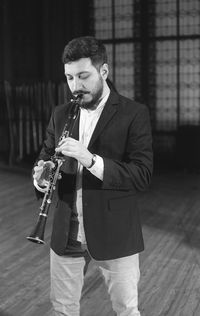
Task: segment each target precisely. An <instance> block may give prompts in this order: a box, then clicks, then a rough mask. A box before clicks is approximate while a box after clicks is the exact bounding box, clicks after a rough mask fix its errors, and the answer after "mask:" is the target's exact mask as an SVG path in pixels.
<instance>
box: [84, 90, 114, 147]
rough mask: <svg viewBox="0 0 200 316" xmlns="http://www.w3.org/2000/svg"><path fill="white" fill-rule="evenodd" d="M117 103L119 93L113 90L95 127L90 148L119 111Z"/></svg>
mask: <svg viewBox="0 0 200 316" xmlns="http://www.w3.org/2000/svg"><path fill="white" fill-rule="evenodd" d="M117 104H118V95H117V94H116V93H114V92H112V91H111V92H110V96H109V98H108V100H107V102H106V104H105V107H104V109H103V111H102V113H101V116H100V118H99V120H98V122H97V125H96V127H95V129H94V132H93V134H92V137H91V139H90V142H89V145H88V148H89V147H91V146H92V144H93V143H94V141H95V140H96V139H97V137H98V136H99V135H100V134H101V132H102V131H103V130H104V128H105V127H106V125H107V124H108V123H109V122H110V120H111V119H112V118H113V116H114V115H115V113H116V112H117V109H118V107H117Z"/></svg>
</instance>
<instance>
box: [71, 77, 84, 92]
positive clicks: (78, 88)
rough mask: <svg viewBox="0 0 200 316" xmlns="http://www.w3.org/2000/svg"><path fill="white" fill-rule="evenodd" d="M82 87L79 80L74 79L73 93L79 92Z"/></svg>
mask: <svg viewBox="0 0 200 316" xmlns="http://www.w3.org/2000/svg"><path fill="white" fill-rule="evenodd" d="M81 87H82V84H81V80H80V79H79V78H75V79H74V81H73V92H75V91H79V90H80V89H81Z"/></svg>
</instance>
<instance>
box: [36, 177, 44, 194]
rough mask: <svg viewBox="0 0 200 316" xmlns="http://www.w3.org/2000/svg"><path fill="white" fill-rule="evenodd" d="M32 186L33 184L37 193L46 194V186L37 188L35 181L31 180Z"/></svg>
mask: <svg viewBox="0 0 200 316" xmlns="http://www.w3.org/2000/svg"><path fill="white" fill-rule="evenodd" d="M33 184H34V187H35V188H36V189H37V190H38V191H40V192H42V193H45V192H46V186H45V187H41V186H39V185H38V183H37V181H36V180H35V179H33Z"/></svg>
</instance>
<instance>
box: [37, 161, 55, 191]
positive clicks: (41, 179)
mask: <svg viewBox="0 0 200 316" xmlns="http://www.w3.org/2000/svg"><path fill="white" fill-rule="evenodd" d="M52 168H54V163H53V162H52V161H44V160H39V161H38V163H37V165H36V166H35V167H34V169H33V170H34V174H33V178H34V179H35V180H36V181H37V183H38V185H40V186H46V185H47V178H48V175H49V172H50V170H51V169H52Z"/></svg>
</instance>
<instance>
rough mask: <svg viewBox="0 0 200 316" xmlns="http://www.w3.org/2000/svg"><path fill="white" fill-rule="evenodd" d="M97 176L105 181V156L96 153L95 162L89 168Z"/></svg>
mask: <svg viewBox="0 0 200 316" xmlns="http://www.w3.org/2000/svg"><path fill="white" fill-rule="evenodd" d="M87 170H89V171H90V172H91V173H92V174H93V175H94V176H95V177H97V178H98V179H100V180H101V181H103V173H104V161H103V158H102V157H100V156H98V155H96V161H95V164H94V165H93V166H92V167H91V168H87Z"/></svg>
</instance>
